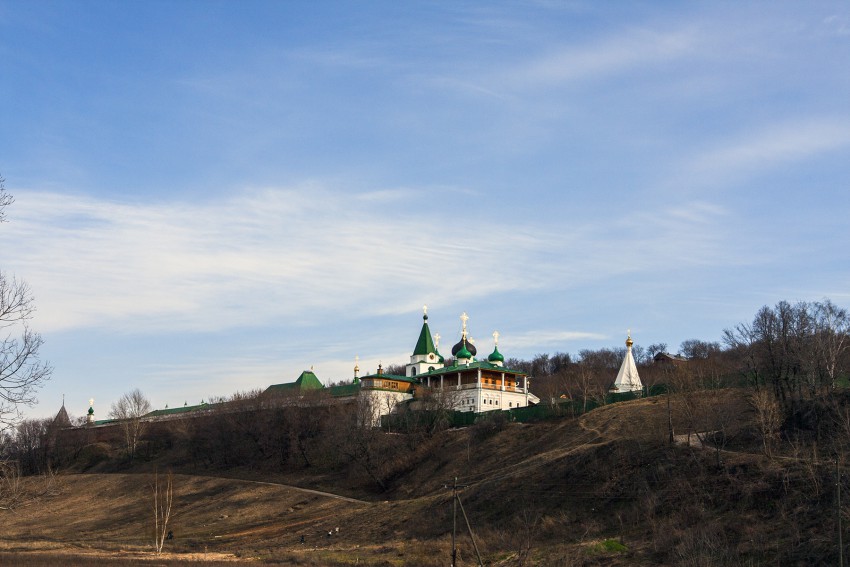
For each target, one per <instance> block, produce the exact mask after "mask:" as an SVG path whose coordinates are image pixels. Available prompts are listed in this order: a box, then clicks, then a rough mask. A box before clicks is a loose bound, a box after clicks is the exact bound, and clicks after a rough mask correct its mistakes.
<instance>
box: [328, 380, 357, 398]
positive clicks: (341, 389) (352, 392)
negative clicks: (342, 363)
mask: <svg viewBox="0 0 850 567" xmlns="http://www.w3.org/2000/svg"><path fill="white" fill-rule="evenodd" d="M328 391H329V392H330V394H331V396H333V397H334V398H345V397H348V396H356V395H357V393H358V392H360V384H359V383H358V384H344V385H342V386H331V387H330V388H328Z"/></svg>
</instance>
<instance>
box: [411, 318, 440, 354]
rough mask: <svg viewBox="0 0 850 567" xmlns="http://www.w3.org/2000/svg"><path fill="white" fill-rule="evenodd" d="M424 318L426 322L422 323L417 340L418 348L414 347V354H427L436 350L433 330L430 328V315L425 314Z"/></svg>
mask: <svg viewBox="0 0 850 567" xmlns="http://www.w3.org/2000/svg"><path fill="white" fill-rule="evenodd" d="M422 319H424V321H425V322H424V323H422V331H420V332H419V340H418V341H416V348H414V349H413V356H416V355H417V354H421V355H427V354H430V353H432V352H434V351H435V350H437V349H435V348H434V339H432V338H431V330H430V329H429V328H428V316H427V315H425V316H423V317H422Z"/></svg>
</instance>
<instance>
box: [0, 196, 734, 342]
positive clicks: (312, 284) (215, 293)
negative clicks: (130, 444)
mask: <svg viewBox="0 0 850 567" xmlns="http://www.w3.org/2000/svg"><path fill="white" fill-rule="evenodd" d="M16 196H17V198H18V201H17V204H16V218H15V222H13V223H9V224H8V225H6V227H4V234H10V235H11V237H12V238H13V239H14V241H15V242H16V245H15V246H13V247H7V250H8V251H9V252H10V257H7V258H5V259H4V264H5V266H4V267H5V269H7V270H9V271H12V272H15V273H17V274H20V275H21V276H22V277H24V278H25V279H26V280H27V281H28V282H29V283H30V284H31V287H32V288H33V290H34V291H35V293H36V295H37V304H38V307H39V317H38V322H37V326H38V328H39V330H41V331H42V332H47V331H57V330H65V329H73V328H85V327H89V328H109V329H115V330H120V331H141V332H151V331H161V330H170V331H180V330H186V331H205V330H211V331H217V330H222V329H229V328H236V327H247V326H262V325H267V324H276V325H279V324H280V321H282V320H289V321H292V320H296V321H300V322H301V323H302V324H306V323H307V322H309V321H310V320H312V319H316V318H322V317H323V316H327V315H333V314H338V313H341V312H344V313H346V314H348V315H350V316H354V317H357V316H361V315H366V314H369V315H382V314H397V313H406V312H409V311H410V310H411V309H412V308H413V306H417V307H418V306H419V305H421V302H422V301H423V298H426V299H427V301H429V302H431V303H433V304H435V305H451V304H457V303H458V302H463V301H465V300H467V299H472V298H476V299H480V298H482V297H488V296H490V295H495V294H501V293H506V292H529V291H532V290H540V289H549V290H552V289H565V288H569V287H572V286H578V285H582V284H585V283H587V282H590V281H595V280H600V279H604V278H606V277H610V276H611V275H614V274H620V273H624V272H635V271H642V270H648V269H653V266H657V265H664V264H665V263H666V262H667V261H668V259H669V258H670V255H671V254H673V255H676V254H682V255H684V254H686V253H689V254H693V252H694V251H695V250H698V251H699V254H698V255H694V256H692V257H691V259H690V261H691V262H694V263H700V264H706V263H714V262H728V261H729V253H728V251H726V250H725V249H724V237H720V236H718V235H724V234H726V231H724V230H717V227H718V226H719V225H722V224H725V223H727V222H729V219H728V215H726V213H725V211H723V209H720V208H718V207H716V206H713V205H710V204H708V203H694V204H689V205H681V206H679V207H667V208H666V209H665V210H653V211H652V213H651V214H647V215H643V216H642V215H641V214H640V213H638V214H636V215H632V216H629V217H627V220H624V221H616V222H614V221H612V222H611V223H610V224H603V225H599V224H598V223H597V224H593V225H591V224H588V223H585V224H580V223H575V224H569V223H565V226H569V228H559V229H553V228H552V227H546V228H537V227H535V226H534V225H533V224H529V223H528V222H527V221H524V220H523V219H516V221H510V220H506V219H505V218H499V217H492V216H489V215H488V216H480V217H479V216H471V217H468V218H459V217H457V216H454V215H445V214H443V213H442V212H441V211H440V212H437V213H435V214H433V215H431V214H428V211H429V210H431V209H430V208H429V203H430V202H431V200H432V196H429V195H428V194H426V192H425V191H421V190H416V189H412V188H405V189H400V190H387V191H375V192H372V193H366V194H361V195H354V196H351V195H346V194H345V193H341V192H339V191H334V190H331V189H328V188H326V187H323V186H320V185H318V184H313V185H304V186H301V187H296V188H292V189H266V190H255V191H250V192H245V193H242V194H239V195H236V196H234V197H233V198H231V199H230V200H227V201H217V202H211V203H206V204H197V205H195V204H189V203H136V204H128V203H115V202H108V201H100V200H96V199H94V198H90V197H76V196H68V195H59V194H54V193H36V192H21V193H20V194H19V195H16ZM400 199H401V200H403V202H404V203H406V205H405V206H404V207H400V206H399V204H398V200H400ZM388 201H389V202H390V203H389V204H390V206H389V207H388V208H382V207H383V206H384V205H387V202H388ZM641 219H643V220H641ZM728 237H729V238H731V237H732V236H731V235H730V236H728ZM565 338H566V339H569V338H576V337H568V336H559V337H557V340H562V339H565ZM535 340H538V341H539V340H540V339H539V338H538V339H535ZM553 340H556V339H553Z"/></svg>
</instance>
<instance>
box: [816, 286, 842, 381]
mask: <svg viewBox="0 0 850 567" xmlns="http://www.w3.org/2000/svg"><path fill="white" fill-rule="evenodd" d="M814 312H815V314H814V317H815V352H816V353H817V355H818V358H819V363H820V364H821V365H822V366H823V368H824V373H825V375H826V379H827V380H828V383H829V387H830V388H833V389H834V388H835V379H836V377H837V375H838V370H839V360H840V359H841V355H842V354H843V353H844V352H845V351H846V350H847V348H848V346H850V341H848V334H850V316H848V314H847V311H846V310H845V309H842V308H840V307H838V306H837V305H835V304H834V303H832V302H831V301H830V300H828V299H827V300H824V301H822V302H817V303H815V305H814Z"/></svg>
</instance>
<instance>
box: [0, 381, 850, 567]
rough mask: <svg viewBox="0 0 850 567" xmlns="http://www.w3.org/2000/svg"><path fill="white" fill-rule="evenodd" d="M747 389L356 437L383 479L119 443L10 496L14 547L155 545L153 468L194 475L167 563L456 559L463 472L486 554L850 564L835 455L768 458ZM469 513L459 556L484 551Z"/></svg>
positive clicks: (537, 559) (520, 560) (109, 552)
mask: <svg viewBox="0 0 850 567" xmlns="http://www.w3.org/2000/svg"><path fill="white" fill-rule="evenodd" d="M744 396H745V392H744V391H743V390H736V389H730V390H722V391H715V392H708V393H703V394H701V396H700V399H699V400H698V402H699V404H700V407H704V408H709V410H710V411H703V412H695V411H694V408H693V404H694V403H695V402H694V401H693V400H690V401H688V400H686V399H684V398H681V397H680V398H674V400H673V403H672V404H671V408H670V409H671V411H670V413H669V414H668V409H667V403H666V402H667V400H666V398H664V397H659V398H651V399H645V400H638V401H633V402H627V403H622V404H614V405H610V406H606V407H603V408H599V409H597V410H594V411H592V412H590V413H588V414H586V415H584V416H582V417H580V418H572V417H564V418H561V419H557V420H552V421H547V422H544V423H536V424H515V423H506V424H505V423H498V422H485V423H483V424H479V425H476V426H473V427H469V428H464V429H458V430H448V431H443V432H439V433H436V434H434V435H397V434H390V435H387V434H379V436H378V437H374V438H373V437H369V438H368V439H366V440H365V441H363V440H358V442H360V441H362V442H363V443H367V442H368V443H377V444H378V446H379V447H378V449H375V450H374V452H373V454H374V455H375V456H377V457H380V458H381V461H382V462H381V463H379V465H378V466H377V467H376V470H378V474H379V476H380V478H381V480H382V482H383V484H384V489H383V490H381V489H380V488H379V487H378V486H377V485H376V483H375V482H374V478H373V476H374V474H375V473H374V471H372V474H370V473H369V472H367V471H366V470H365V469H366V468H367V467H365V466H364V465H363V463H362V462H359V461H357V460H356V459H353V460H347V459H331V458H330V457H328V456H325V457H321V456H320V455H315V456H314V458H313V459H312V462H311V464H310V465H309V466H306V465H305V464H303V463H302V464H292V463H290V464H289V465H287V466H281V467H270V466H261V463H259V464H258V463H253V464H251V463H248V464H242V465H239V466H228V467H224V466H221V465H219V464H215V461H207V462H205V463H204V462H199V461H198V459H193V458H191V457H190V456H189V453H188V452H187V449H186V448H185V447H181V446H180V444H179V443H174V444H172V445H171V447H170V448H168V447H163V448H162V449H161V450H158V451H157V452H155V453H154V454H152V456H151V460H149V461H145V462H139V461H137V462H136V463H135V464H134V465H133V466H132V467H128V466H127V465H124V464H122V461H121V460H120V458H119V457H118V456H117V451H116V450H115V449H112V451H113V453H114V454H115V455H116V456H115V457H114V458H113V459H108V460H105V461H102V462H100V463H99V464H98V465H96V466H95V467H94V468H90V469H89V471H92V470H94V471H100V472H95V473H92V472H89V473H86V474H64V475H60V477H59V478H58V489H57V490H53V491H52V492H50V493H49V494H47V495H44V496H42V497H40V498H39V499H38V500H36V501H33V502H31V503H30V504H29V505H27V506H23V507H21V508H18V509H16V510H11V511H9V510H5V511H2V512H0V513H2V516H3V529H2V532H0V533H2V536H0V551H2V553H0V563H3V564H7V563H10V561H11V562H13V563H14V562H18V561H19V560H23V559H26V560H28V561H39V560H40V558H41V559H43V560H44V563H43V564H52V563H51V561H53V558H55V557H56V556H55V555H51V554H56V553H61V554H63V556H64V557H66V558H67V557H72V556H74V555H76V556H79V557H81V558H82V559H81V560H80V561H81V563H80V564H83V563H85V564H87V565H91V564H98V563H97V562H98V558H102V557H109V558H110V559H109V560H108V561H107V562H106V563H102V564H118V563H111V562H112V561H113V560H115V561H118V560H119V559H118V558H120V560H121V561H125V560H126V561H127V563H126V564H128V565H129V564H134V563H132V562H133V561H140V560H141V559H142V558H149V557H150V556H151V543H152V535H151V533H150V532H152V527H151V525H150V524H151V518H150V516H151V513H150V512H149V510H148V509H149V505H150V502H149V500H150V497H149V491H148V485H149V483H150V477H149V473H150V472H151V471H152V470H153V468H154V467H158V468H159V470H164V469H165V468H167V467H170V468H173V469H174V470H175V472H177V473H178V474H177V475H176V476H175V488H176V497H175V510H176V514H175V516H174V519H173V522H172V529H173V531H174V534H175V539H174V541H172V542H168V543H167V544H166V548H167V550H168V552H169V553H171V554H173V555H169V556H168V560H167V563H168V564H172V563H173V562H174V561H177V560H179V559H184V560H188V559H198V558H201V559H206V560H215V561H225V560H228V561H237V560H238V561H247V560H249V559H251V560H255V561H261V562H264V563H270V564H295V565H353V564H358V565H424V566H428V565H435V566H436V565H446V564H447V563H448V558H449V555H450V548H451V545H450V541H451V529H452V507H451V503H452V499H451V489H450V488H448V487H449V486H450V485H451V483H452V482H453V480H454V478H457V479H458V482H459V483H461V484H463V485H465V488H463V489H462V491H461V498H462V502H463V507H464V509H465V511H466V513H467V514H468V517H469V521H470V524H471V526H472V529H473V530H474V532H475V536H476V540H477V543H478V546H479V548H480V550H481V552H482V555H483V557H484V560H485V564H488V565H641V564H643V565H651V564H667V565H776V564H783V565H786V564H791V565H793V564H801V565H804V564H805V565H811V564H835V563H837V548H836V545H835V543H834V540H835V533H836V531H835V530H836V521H835V513H834V512H835V510H834V496H835V476H834V473H835V468H834V465H831V464H830V463H829V462H823V461H822V460H819V459H817V458H815V457H813V454H814V452H812V453H806V454H803V453H802V452H800V451H798V453H797V454H796V455H795V454H792V451H790V450H787V451H785V453H784V454H782V452H781V451H780V452H778V454H776V455H774V457H772V458H770V459H768V458H767V457H764V456H763V455H762V454H761V453H760V445H759V443H758V441H757V436H756V435H755V433H754V429H753V415H752V411H751V410H750V409H749V406H748V405H747V403H746V402H745V400H744ZM670 418H672V421H673V426H674V432H675V433H676V434H677V435H678V436H677V438H676V440H677V443H676V444H674V445H670V444H669V442H668V441H669V429H668V422H669V420H670ZM718 427H722V430H723V434H724V441H723V444H724V446H725V448H724V450H723V451H716V450H715V449H714V448H712V447H710V446H706V447H699V446H697V445H699V440H698V439H697V437H696V436H692V437H691V441H692V443H691V444H688V438H687V433H688V432H693V431H700V432H704V431H717V430H718V429H717V428H718ZM346 433H347V435H349V436H350V435H354V434H353V433H350V432H346ZM708 437H711V438H712V439H717V434H714V435H710V436H703V437H702V439H703V440H706V441H707V440H708ZM348 442H352V443H353V441H352V440H351V439H350V438H348ZM802 446H803V445H800V447H802ZM806 446H808V445H806ZM373 449H374V447H373ZM340 450H341V451H347V450H348V449H340ZM210 463H212V464H210ZM119 469H121V471H120V472H115V471H117V470H119ZM105 471H112V472H111V474H104V473H105ZM32 480H33V481H34V480H35V479H32ZM257 481H260V482H257ZM264 483H280V484H284V485H290V487H287V486H276V485H272V484H264ZM292 486H297V487H301V488H306V489H312V490H321V491H327V492H330V493H334V494H341V495H345V496H347V497H350V498H354V499H356V500H359V502H358V501H352V500H350V499H345V500H344V499H339V498H333V497H330V496H325V495H320V494H317V493H315V492H306V491H304V490H301V489H298V488H293V487H292ZM849 494H850V493H849ZM846 501H850V497H848V498H847V499H846ZM458 514H459V515H458V537H459V545H460V554H459V557H460V558H461V561H460V564H462V565H473V564H474V551H473V548H472V545H471V544H470V540H469V537H468V536H467V535H466V534H465V524H464V522H463V519H462V516H460V512H458ZM336 528H339V531H338V532H337V530H336ZM328 531H331V532H332V535H331V536H328ZM302 535H303V536H304V537H305V543H301V541H300V537H301V536H302ZM845 539H847V538H845ZM3 553H5V554H7V555H3ZM9 553H17V554H18V555H8V554H9ZM20 553H23V555H20ZM69 561H70V560H69ZM31 564H38V563H31ZM65 564H71V563H68V562H65ZM163 564H165V563H163Z"/></svg>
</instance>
